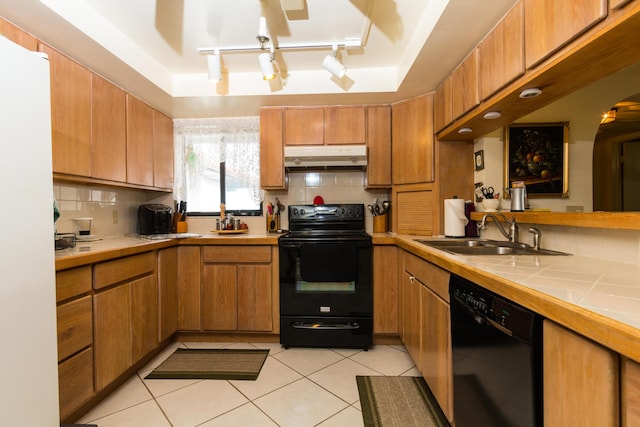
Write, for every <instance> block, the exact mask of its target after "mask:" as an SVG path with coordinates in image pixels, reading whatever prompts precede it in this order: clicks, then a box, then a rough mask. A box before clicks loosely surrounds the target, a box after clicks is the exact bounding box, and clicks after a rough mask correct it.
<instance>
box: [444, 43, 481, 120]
mask: <svg viewBox="0 0 640 427" xmlns="http://www.w3.org/2000/svg"><path fill="white" fill-rule="evenodd" d="M477 52H478V51H477V50H476V49H474V50H473V51H471V53H470V54H469V56H467V58H466V59H465V60H464V61H463V62H462V63H461V64H460V66H459V67H458V68H457V69H456V70H455V71H454V72H453V74H452V75H451V114H452V116H453V119H454V120H455V119H457V118H458V117H460V116H462V115H463V114H464V113H466V112H468V111H470V110H471V109H472V108H473V107H475V106H476V105H478V104H479V102H480V98H479V96H478V54H477Z"/></svg>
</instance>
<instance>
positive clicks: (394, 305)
mask: <svg viewBox="0 0 640 427" xmlns="http://www.w3.org/2000/svg"><path fill="white" fill-rule="evenodd" d="M398 294H399V292H398V248H397V247H395V246H374V247H373V332H374V333H375V334H394V335H395V334H398V332H399V329H398Z"/></svg>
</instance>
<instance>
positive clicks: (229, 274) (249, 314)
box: [202, 246, 273, 332]
mask: <svg viewBox="0 0 640 427" xmlns="http://www.w3.org/2000/svg"><path fill="white" fill-rule="evenodd" d="M202 259H203V263H204V264H203V267H202V319H203V320H202V321H203V329H205V330H217V331H260V332H269V331H271V330H272V329H273V316H272V314H273V313H272V269H271V247H270V246H205V247H203V252H202Z"/></svg>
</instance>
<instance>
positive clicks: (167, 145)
mask: <svg viewBox="0 0 640 427" xmlns="http://www.w3.org/2000/svg"><path fill="white" fill-rule="evenodd" d="M173 168H174V165H173V120H172V119H171V117H168V116H165V115H164V114H162V113H161V112H159V111H157V110H153V186H154V187H155V188H162V189H166V190H169V191H173Z"/></svg>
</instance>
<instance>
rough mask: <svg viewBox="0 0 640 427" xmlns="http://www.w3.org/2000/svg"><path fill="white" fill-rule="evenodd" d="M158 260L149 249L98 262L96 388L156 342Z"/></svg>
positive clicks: (95, 278) (95, 271)
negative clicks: (136, 253)
mask: <svg viewBox="0 0 640 427" xmlns="http://www.w3.org/2000/svg"><path fill="white" fill-rule="evenodd" d="M156 262H157V261H156V255H155V252H145V253H142V254H138V255H131V256H127V257H123V258H119V259H115V260H112V261H105V262H101V263H98V264H95V265H94V267H93V288H94V291H95V293H94V295H93V312H94V325H93V327H94V330H93V334H94V337H93V339H94V363H95V381H96V384H95V386H96V391H99V390H101V389H102V388H104V387H106V386H107V385H109V384H110V383H111V382H113V381H114V380H116V379H117V378H118V376H120V375H121V374H122V373H124V372H125V371H126V370H127V369H129V368H130V367H131V366H132V365H133V364H134V363H136V362H137V361H139V360H140V359H141V358H142V357H144V356H145V355H146V354H148V353H149V352H150V351H152V350H153V349H155V348H156V347H157V344H158V290H157V276H156Z"/></svg>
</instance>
